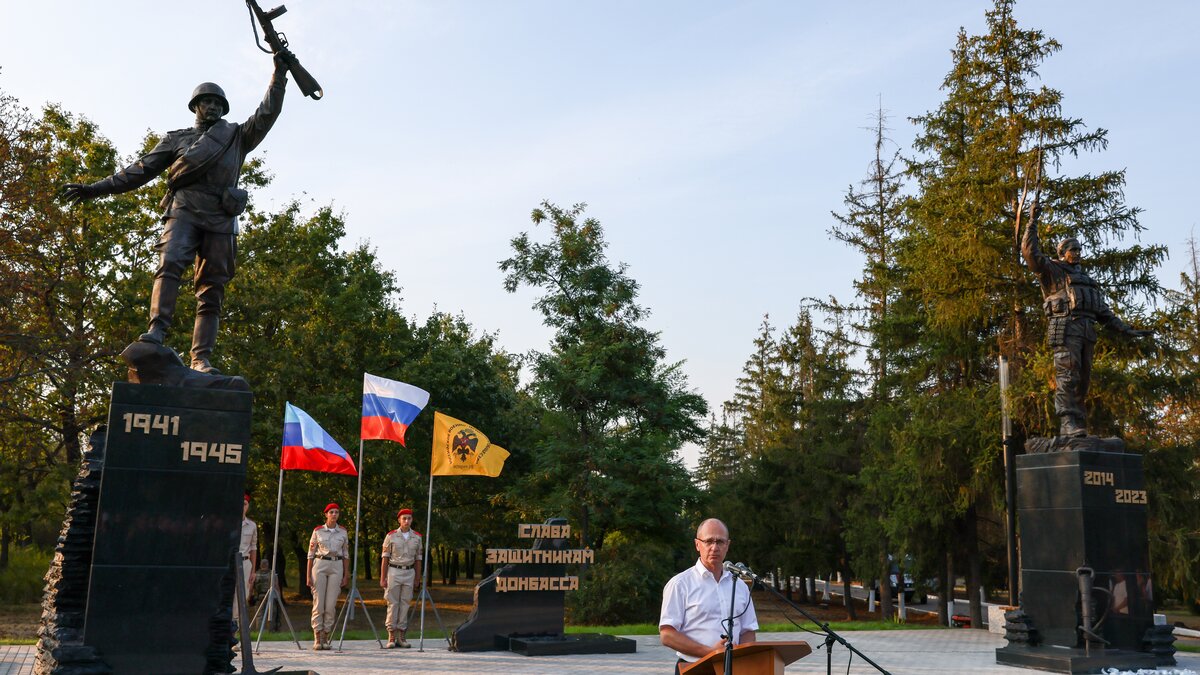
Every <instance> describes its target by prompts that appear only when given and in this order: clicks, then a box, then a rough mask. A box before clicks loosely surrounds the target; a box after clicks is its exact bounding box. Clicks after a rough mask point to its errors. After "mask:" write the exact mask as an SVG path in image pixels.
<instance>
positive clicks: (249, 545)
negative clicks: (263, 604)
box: [233, 492, 258, 615]
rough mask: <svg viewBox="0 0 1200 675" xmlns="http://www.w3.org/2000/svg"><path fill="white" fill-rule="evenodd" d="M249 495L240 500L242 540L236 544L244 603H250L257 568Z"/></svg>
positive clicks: (254, 530)
mask: <svg viewBox="0 0 1200 675" xmlns="http://www.w3.org/2000/svg"><path fill="white" fill-rule="evenodd" d="M249 513H250V493H249V492H247V493H246V495H245V498H244V499H243V500H242V539H241V542H240V543H239V544H238V553H240V554H241V556H242V581H243V582H244V583H245V584H246V601H247V602H249V601H250V597H251V596H252V591H253V590H254V570H255V569H257V568H258V523H256V522H254V521H253V520H250V518H248V517H247V515H248V514H249ZM233 610H234V614H235V615H236V614H237V603H234V608H233Z"/></svg>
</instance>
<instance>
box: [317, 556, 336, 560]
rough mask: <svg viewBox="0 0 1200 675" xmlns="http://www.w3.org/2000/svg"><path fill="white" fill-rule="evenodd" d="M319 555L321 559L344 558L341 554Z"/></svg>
mask: <svg viewBox="0 0 1200 675" xmlns="http://www.w3.org/2000/svg"><path fill="white" fill-rule="evenodd" d="M317 557H318V558H320V559H321V560H341V559H342V556H340V555H319V556H317Z"/></svg>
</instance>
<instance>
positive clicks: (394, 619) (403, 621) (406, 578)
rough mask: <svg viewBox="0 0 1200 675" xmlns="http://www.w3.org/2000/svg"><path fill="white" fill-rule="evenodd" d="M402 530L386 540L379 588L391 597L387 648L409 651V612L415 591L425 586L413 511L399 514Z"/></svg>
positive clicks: (402, 510) (420, 550)
mask: <svg viewBox="0 0 1200 675" xmlns="http://www.w3.org/2000/svg"><path fill="white" fill-rule="evenodd" d="M396 520H398V521H400V529H398V530H392V531H391V532H388V533H387V536H385V537H384V538H383V553H381V554H380V559H381V561H382V562H381V565H380V568H379V585H380V586H381V587H382V588H383V591H384V596H385V597H386V598H387V622H386V623H387V632H388V642H387V647H386V648H387V649H394V648H396V647H404V648H408V647H411V646H412V645H411V644H409V643H408V640H407V639H405V637H406V634H407V633H408V611H409V609H410V605H411V604H412V597H413V589H414V588H420V587H421V556H422V554H423V551H424V549H423V548H422V547H423V543H422V541H421V535H420V534H419V533H418V532H417V531H415V530H413V529H412V510H411V509H400V512H399V513H397V514H396Z"/></svg>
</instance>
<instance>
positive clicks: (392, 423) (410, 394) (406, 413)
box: [361, 373, 429, 445]
mask: <svg viewBox="0 0 1200 675" xmlns="http://www.w3.org/2000/svg"><path fill="white" fill-rule="evenodd" d="M426 403H429V392H427V391H425V390H424V389H421V388H419V387H414V386H412V385H411V384H405V383H403V382H397V381H396V380H388V379H384V378H382V377H376V376H375V375H372V374H370V373H363V405H362V433H361V437H362V439H363V440H372V439H374V440H387V441H396V442H397V443H399V444H400V445H404V432H405V431H407V430H408V425H410V424H412V421H413V420H415V419H417V415H418V414H420V412H421V409H422V408H424V407H425V404H426Z"/></svg>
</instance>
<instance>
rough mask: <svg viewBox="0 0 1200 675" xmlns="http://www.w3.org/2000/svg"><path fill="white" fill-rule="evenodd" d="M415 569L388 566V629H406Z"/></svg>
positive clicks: (415, 575)
mask: <svg viewBox="0 0 1200 675" xmlns="http://www.w3.org/2000/svg"><path fill="white" fill-rule="evenodd" d="M416 579H417V572H416V570H412V569H407V570H401V569H396V568H395V567H388V586H387V593H385V597H387V607H388V608H387V619H386V621H387V623H386V624H385V625H386V626H387V627H388V630H408V612H409V610H410V609H411V605H412V597H413V583H414V582H415V581H416Z"/></svg>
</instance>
